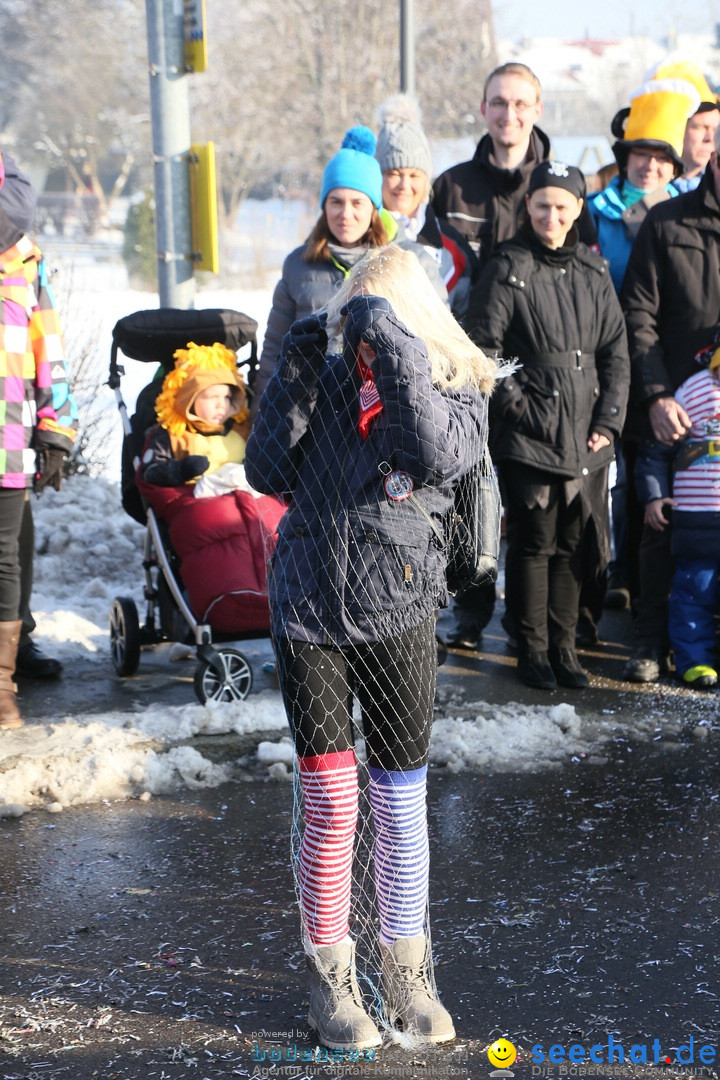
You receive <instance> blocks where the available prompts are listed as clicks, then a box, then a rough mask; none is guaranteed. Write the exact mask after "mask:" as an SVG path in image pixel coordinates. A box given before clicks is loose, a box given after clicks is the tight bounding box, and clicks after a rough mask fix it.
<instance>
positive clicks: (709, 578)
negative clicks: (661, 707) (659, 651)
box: [668, 558, 720, 676]
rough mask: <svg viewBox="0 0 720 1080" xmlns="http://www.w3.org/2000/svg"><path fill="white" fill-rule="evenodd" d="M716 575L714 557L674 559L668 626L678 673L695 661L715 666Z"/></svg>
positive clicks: (718, 566)
mask: <svg viewBox="0 0 720 1080" xmlns="http://www.w3.org/2000/svg"><path fill="white" fill-rule="evenodd" d="M719 575H720V561H719V560H717V559H682V558H678V559H676V562H675V574H674V576H673V582H672V592H671V593H670V616H669V620H668V629H669V632H670V641H671V643H672V647H673V650H674V652H675V667H676V669H677V672H678V675H680V676H682V675H684V674H685V672H686V671H687V670H688V669H689V668H691V667H695V666H696V665H698V664H705V665H707V666H708V667H712V668H714V667H715V664H716V660H715V615H716V613H717V611H718V599H720V577H719Z"/></svg>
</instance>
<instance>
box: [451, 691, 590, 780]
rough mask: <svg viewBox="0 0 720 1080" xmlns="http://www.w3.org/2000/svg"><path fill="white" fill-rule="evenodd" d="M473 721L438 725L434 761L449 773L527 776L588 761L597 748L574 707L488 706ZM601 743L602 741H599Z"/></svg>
mask: <svg viewBox="0 0 720 1080" xmlns="http://www.w3.org/2000/svg"><path fill="white" fill-rule="evenodd" d="M474 708H475V709H477V710H478V711H477V714H476V715H475V716H474V717H471V718H470V719H463V718H452V717H448V718H447V719H442V720H436V721H435V723H434V724H433V734H432V742H431V744H430V762H431V764H433V765H442V766H445V767H446V768H447V769H449V770H450V772H461V771H462V770H464V769H476V770H491V771H493V772H524V771H527V770H530V769H535V768H547V767H551V766H556V765H559V764H560V763H561V762H566V761H568V760H569V759H570V758H572V757H575V758H580V757H586V756H588V755H589V754H590V753H591V751H592V749H593V745H592V743H591V742H590V741H589V740H588V739H587V738H585V737H583V734H582V721H581V719H580V717H579V716H578V714H577V713H576V712H575V709H574V708H573V706H572V705H568V704H566V703H565V702H561V703H560V704H558V705H549V706H548V705H521V704H518V703H516V702H510V703H508V704H507V705H492V706H490V705H487V704H486V703H485V702H478V703H477V704H476V705H475V706H474ZM595 743H596V744H597V740H595Z"/></svg>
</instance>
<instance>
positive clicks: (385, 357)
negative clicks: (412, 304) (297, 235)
mask: <svg viewBox="0 0 720 1080" xmlns="http://www.w3.org/2000/svg"><path fill="white" fill-rule="evenodd" d="M358 299H360V298H358ZM368 299H369V301H370V303H369V305H368V311H369V315H368V316H367V319H368V325H366V326H365V327H364V328H363V332H362V338H363V340H364V341H366V342H367V343H368V344H369V345H370V347H371V348H372V349H373V351H374V352H375V354H376V359H375V360H374V361H373V365H372V367H373V372H374V375H375V384H376V386H377V390H378V393H379V396H380V400H381V402H382V411H381V412H380V413H379V415H377V416H376V417H375V419H374V420H373V421H372V423H371V425H370V432H369V436H368V438H367V440H364V439H363V437H362V436H361V434H360V433H359V431H358V412H359V391H360V385H361V381H360V377H359V375H358V373H357V370H356V362H355V353H354V348H351V347H350V345H346V348H345V351H344V355H342V356H337V355H325V354H324V352H323V351H322V349H321V348H319V347H318V346H313V347H312V348H310V349H308V348H305V349H304V350H303V349H302V348H298V347H297V345H296V343H295V338H294V335H293V331H291V332H290V334H288V335H287V336H286V338H285V341H284V343H283V349H282V353H281V357H280V363H279V364H278V366H277V369H276V371H275V373H274V374H273V376H272V378H271V379H270V381H269V382H268V385H267V388H266V390H265V393H264V395H263V399H262V401H261V403H260V411H259V415H258V417H257V419H256V421H255V425H254V427H253V431H252V433H251V436H250V439H249V441H248V444H247V453H246V458H245V468H246V472H247V477H248V480H249V481H250V483H251V484H252V486H253V487H254V488H256V489H257V490H258V491H261V492H263V493H265V494H286V495H287V496H288V497H289V509H288V512H287V514H286V515H285V517H284V518H283V520H282V521H281V523H280V528H279V537H278V543H277V547H276V549H275V553H274V555H273V558H272V563H271V572H270V575H269V582H268V592H269V597H270V605H271V611H272V618H273V631H274V633H275V635H276V636H278V637H281V636H285V637H288V638H291V639H295V640H302V641H309V642H314V643H316V644H320V643H322V644H328V645H334V646H336V647H343V646H346V645H350V644H362V643H366V642H374V641H378V640H383V639H385V638H387V637H392V636H394V635H396V634H399V633H401V632H403V631H405V630H408V629H411V628H413V627H415V626H417V625H419V624H420V623H421V622H423V621H424V620H425V619H427V618H428V617H429V616H430V615H432V613H433V612H434V611H435V610H436V609H437V608H438V607H440V606H444V605H445V604H446V603H447V599H448V597H447V589H446V586H445V557H444V553H443V551H442V548H441V545H440V542H439V540H438V538H437V536H436V534H435V532H434V531H433V529H432V527H431V525H430V523H429V522H428V520H427V519H426V518H425V517H424V515H423V514H422V513H421V512H420V511H419V510H418V508H417V506H416V505H414V500H415V499H418V500H419V501H420V502H421V503H422V505H423V507H424V508H425V510H426V511H427V512H428V513H429V514H431V515H433V517H434V518H436V519H437V521H438V522H441V521H442V519H443V517H444V515H445V514H446V513H447V511H448V510H449V509H450V507H451V505H452V485H453V483H454V482H456V481H457V480H458V478H459V477H460V476H461V475H462V474H463V473H464V472H466V471H467V470H468V469H469V468H470V466H471V465H472V464H473V463H474V462H475V461H476V460H479V458H480V457H481V456H482V452H483V448H484V446H485V442H486V439H487V401H486V398H485V397H484V396H483V395H481V394H480V393H479V392H478V391H476V390H474V389H473V388H463V389H462V390H454V391H452V390H443V391H440V390H439V389H438V388H437V387H436V386H434V385H433V383H432V379H431V371H430V362H429V360H428V357H427V352H426V349H425V346H424V343H423V342H422V341H421V340H419V339H418V338H416V337H414V336H413V335H412V334H411V333H410V332H409V331H408V330H407V329H406V328H405V327H404V326H403V325H402V323H400V321H399V320H398V319H397V317H396V316H395V314H394V313H393V311H392V310H391V308H390V306H389V304H388V303H387V301H386V300H381V299H379V298H377V297H371V298H367V297H363V300H368ZM351 303H352V301H351ZM297 325H298V324H296V326H297ZM293 329H295V327H294V328H293ZM351 344H352V343H351ZM389 474H395V475H394V476H393V478H392V479H394V480H397V481H399V487H400V488H401V489H402V488H403V486H405V487H406V488H407V487H408V486H409V485H410V483H412V487H413V497H412V498H406V499H394V498H392V490H393V489H392V482H391V483H388V484H387V485H386V480H387V478H388V475H389ZM386 487H387V488H389V489H390V492H391V494H387V493H386Z"/></svg>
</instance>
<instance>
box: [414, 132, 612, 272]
mask: <svg viewBox="0 0 720 1080" xmlns="http://www.w3.org/2000/svg"><path fill="white" fill-rule="evenodd" d="M492 149H493V143H492V139H491V138H490V135H483V137H482V139H481V140H480V142H479V143H478V144H477V147H476V149H475V153H474V155H473V157H472V159H471V160H470V161H462V162H460V164H459V165H453V166H452V167H451V168H449V169H446V170H445V172H444V173H442V174H441V175H440V176H438V178H437V180H435V181H433V201H432V208H433V210H434V211H435V213H436V214H437V216H438V217H439V218H442V219H444V220H445V221H448V222H449V223H450V224H451V225H452V226H453V227H454V228H455V229H457V230H458V232H460V233H462V235H463V236H464V237H465V238H466V239H467V241H468V242H469V244H470V247H471V248H472V250H473V252H474V253H475V255H476V256H477V258H478V260H479V263H480V269H481V268H482V267H484V266H486V265H487V263H488V262H489V261H490V259H491V258H492V256H493V254H494V253H495V250H496V248H497V246H498V244H501V243H503V241H506V240H511V239H512V238H513V236H515V233H516V232H517V231H518V228H519V227H520V223H521V221H522V217H523V210H524V208H525V193H526V191H527V188H528V181H529V179H530V173H531V172H532V171H533V169H534V168H535V166H536V165H539V164H540V162H542V161H546V160H547V158H548V157H549V156H550V140H549V139H548V137H547V135H546V134H545V132H544V131H541V129H540V128H538V127H534V128H533V129H532V132H531V135H530V144H529V146H528V152H527V157H526V158H525V160H524V161H523V163H522V165H520V167H519V168H517V169H500V168H498V166H497V165H495V164H494V162H493V161H492V159H491V155H492ZM579 229H580V236H581V237H582V239H583V240H584V241H585V243H587V244H592V243H594V242H595V241H596V239H597V236H596V232H595V226H594V224H593V222H592V219H591V218H590V215H589V214H588V213H587V210H586V207H583V214H582V216H581V218H580V223H579Z"/></svg>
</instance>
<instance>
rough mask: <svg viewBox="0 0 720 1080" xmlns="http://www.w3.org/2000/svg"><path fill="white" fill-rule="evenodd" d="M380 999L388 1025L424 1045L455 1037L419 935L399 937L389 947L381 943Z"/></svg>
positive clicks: (427, 948) (423, 939)
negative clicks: (424, 1043)
mask: <svg viewBox="0 0 720 1080" xmlns="http://www.w3.org/2000/svg"><path fill="white" fill-rule="evenodd" d="M380 953H381V955H382V997H383V1001H384V1002H385V1007H386V1009H387V1014H388V1020H389V1021H390V1023H391V1024H395V1023H397V1022H398V1021H399V1022H400V1024H401V1026H402V1029H403V1031H407V1032H410V1033H411V1034H415V1035H417V1036H418V1037H419V1038H421V1039H422V1040H423V1042H429V1043H443V1042H449V1041H450V1040H451V1039H454V1038H455V1028H454V1027H453V1022H452V1018H451V1016H450V1013H449V1012H448V1011H447V1009H446V1008H444V1007H443V1006H442V1005H441V1004H440V1001H439V1000H438V996H437V991H436V990H435V989H434V987H433V985H432V982H431V979H430V943H429V941H428V939H427V938H426V937H424V936H422V935H420V936H418V937H411V938H399V939H398V940H397V941H396V942H395V943H394V944H393V946H392V948H388V947H387V946H386V945H383V944H382V942H381V943H380Z"/></svg>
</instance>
